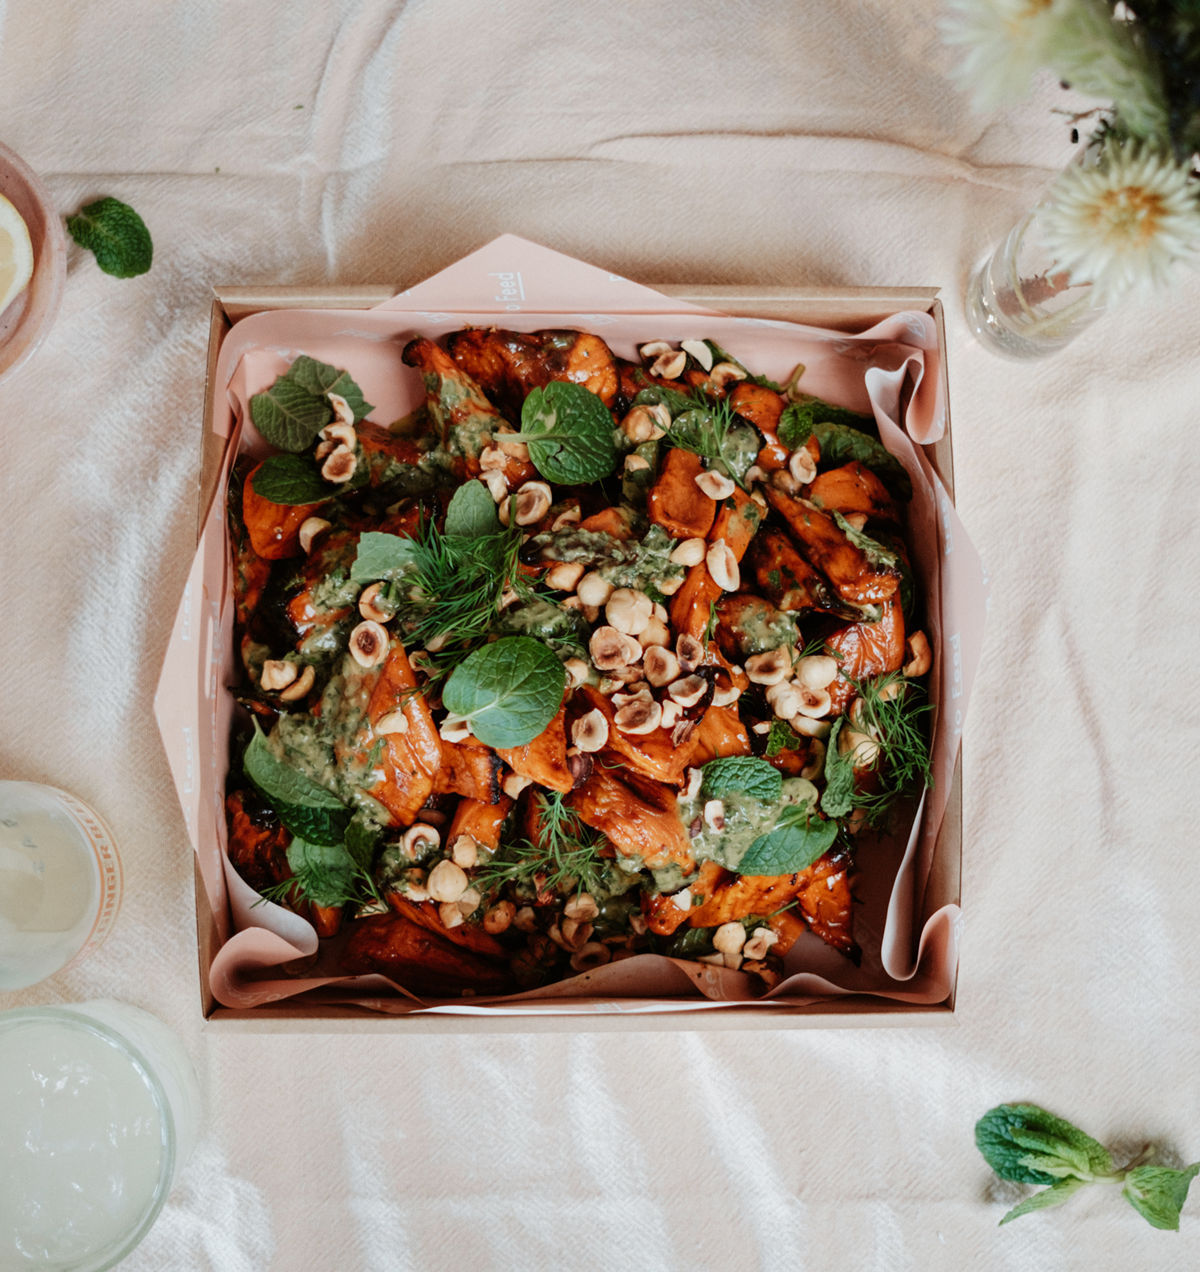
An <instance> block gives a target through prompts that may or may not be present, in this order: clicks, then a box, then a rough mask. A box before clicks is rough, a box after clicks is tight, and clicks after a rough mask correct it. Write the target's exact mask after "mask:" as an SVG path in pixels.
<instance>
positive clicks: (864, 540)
mask: <svg viewBox="0 0 1200 1272" xmlns="http://www.w3.org/2000/svg"><path fill="white" fill-rule="evenodd" d="M833 519H834V521H836V522H837V525H838V529H839V530H840V531H841V532H842V533H843V534H844V535H845V536H846V538H847V539H849V540H850V542H851V543H853V544H854V546H855V547H856V548H857V549H858V550H859V551H860V552H861V553H862V554H863V555H864V556H865V557H866V558H867V560H868V561H870V563H871V564H872V565H873V566H875V567H876V568H877V569H884V570H894V569H895V568H896V565H897V564H898V562H899V557H897V555H896V554H895V553H894V552H893V551H892V550H891V549H890V548H885V547H884V546H883V544H882V543H880V542H879V541H878V540H876V539H872V538H871V536H870V535H869V534H863V532H862V531H861V530H856V529H855V528H854V527H853V526H852V525H851V524H850V523H849V522H848V521H847V520H846V518H845V517H843V516H842V514H841V513H840V512H838V511H836V510H834V511H833Z"/></svg>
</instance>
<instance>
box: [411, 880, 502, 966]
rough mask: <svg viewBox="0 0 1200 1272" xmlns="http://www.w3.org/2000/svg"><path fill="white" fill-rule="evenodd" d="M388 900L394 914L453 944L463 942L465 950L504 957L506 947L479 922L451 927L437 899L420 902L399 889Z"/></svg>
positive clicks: (494, 956) (461, 943) (461, 944)
mask: <svg viewBox="0 0 1200 1272" xmlns="http://www.w3.org/2000/svg"><path fill="white" fill-rule="evenodd" d="M387 903H388V905H389V906H390V907H391V909H392V912H393V913H394V914H398V915H400V917H401V918H405V919H408V920H409V921H410V922H412V923H415V924H416V925H417V926H418V927H423V928H424V929H425V930H426V931H427V932H432V933H433V934H434V935H435V936H440V937H443V938H444V939H445V940H447V941H449V942H451V944H453V945H460V946H462V948H463V949H465V950H474V951H475V953H476V954H484V955H486V956H488V957H490V958H504V956H505V951H504V946H502V945H501V944H500V942H499V941H497V940H496V938H495V937H494V936H490V935H489V934H488V933H487V932H485V931H484V930H483V928H481V927H480V926H479V924H478V923H460V924H459V925H458V927H454V928H448V927H446V926H445V924H444V923H443V922H442V917H441V915H440V914H439V913H438V905H437V902H436V901H422V902H421V904H420V905H418V904H417V903H416V902H415V901H410V900H409V899H408V898H407V897H406V896H404V895H403V894H402V893H399V892H389V893H388V897H387Z"/></svg>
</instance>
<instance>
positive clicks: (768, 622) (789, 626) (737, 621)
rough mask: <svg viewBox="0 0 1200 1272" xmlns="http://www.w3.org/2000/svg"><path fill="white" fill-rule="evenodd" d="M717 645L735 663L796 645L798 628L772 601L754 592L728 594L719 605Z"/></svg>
mask: <svg viewBox="0 0 1200 1272" xmlns="http://www.w3.org/2000/svg"><path fill="white" fill-rule="evenodd" d="M716 635H717V643H718V644H719V645H720V647H721V653H723V654H724V655H725V657H726V658H728V659H729V660H730V661H731V662H739V663H740V662H741V661H742V659H743V658H746V657H748V656H749V655H751V654H761V653H765V652H766V651H767V650H768V649H777V648H778V647H779V646H780V645H784V644H786V645H795V643H796V635H797V633H796V625H795V623H794V622H793V621H792V620H791V619H789V618H788V616H787V615H786V614H784V613H783V612H782V611H781V610H777V609H776V608H775V606H774V605H772V604H771V602H770V601H764V600H763V599H762V597H761V596H755V595H754V594H753V593H752V592H727V593H726V594H725V595H724V596H722V597H721V599H720V600H719V601H718V602H717V633H716Z"/></svg>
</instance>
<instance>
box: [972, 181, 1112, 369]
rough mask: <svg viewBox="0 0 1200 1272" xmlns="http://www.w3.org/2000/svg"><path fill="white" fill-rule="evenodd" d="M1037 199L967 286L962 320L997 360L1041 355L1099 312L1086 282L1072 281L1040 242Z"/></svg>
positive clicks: (1055, 349) (1040, 206) (1071, 336)
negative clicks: (965, 318)
mask: <svg viewBox="0 0 1200 1272" xmlns="http://www.w3.org/2000/svg"><path fill="white" fill-rule="evenodd" d="M1047 206H1048V205H1047V204H1045V203H1039V204H1038V205H1037V207H1035V208H1034V209H1033V210H1032V211H1031V212H1029V213H1028V214H1027V215H1026V216H1025V217H1024V218H1023V219H1022V220H1021V221H1020V222H1019V224H1017V225H1016V227H1015V228H1014V229H1013V231H1012V233H1010V234H1009V236H1008V237H1007V238H1006V239H1005V240H1004V241H1003V242H1002V243H1001V244H1000V246H999V247H997V248H996V250H995V251H994V252H993V253H992V254H991V256H989V257H988V258H987V260H985V261H984V262H983V264H982V265H980V266H979V268H978V269H977V270H976V271H975V273H974V274H973V275H972V276H971V281H970V283H969V284H968V285H967V297H966V310H967V322H968V323H969V324H970V327H971V330H972V331H973V332H974V333H975V337H976V339H977V340H978V341H979V343H980V344H982V345H983V346H984V348H985V349H988V350H990V351H991V352H992V353H995V354H998V355H999V356H1000V357H1003V358H1013V359H1015V360H1017V361H1025V360H1026V359H1029V358H1046V357H1049V356H1050V354H1052V353H1057V352H1058V351H1059V350H1060V349H1062V348H1063V347H1064V346H1065V345H1068V344H1070V342H1071V341H1072V340H1074V339H1075V337H1076V336H1077V335H1079V333H1080V332H1081V331H1083V330H1084V328H1086V327H1089V326H1091V324H1092V323H1093V322H1095V321H1096V319H1097V318H1098V317H1099V316H1100V315H1101V314H1102V313H1103V312H1104V308H1103V306H1102V305H1100V304H1098V303H1097V302H1096V299H1095V297H1094V295H1093V291H1092V287H1091V284H1090V283H1081V284H1073V283H1072V282H1071V279H1070V275H1069V273H1068V272H1067V271H1066V270H1065V269H1063V268H1062V267H1061V266H1060V265H1059V264H1058V262H1057V260H1056V259H1055V258H1054V255H1053V253H1051V252H1050V251H1049V250H1048V249H1047V247H1046V244H1045V239H1044V238H1043V235H1042V224H1041V217H1042V213H1043V212H1044V211H1045V209H1046V207H1047Z"/></svg>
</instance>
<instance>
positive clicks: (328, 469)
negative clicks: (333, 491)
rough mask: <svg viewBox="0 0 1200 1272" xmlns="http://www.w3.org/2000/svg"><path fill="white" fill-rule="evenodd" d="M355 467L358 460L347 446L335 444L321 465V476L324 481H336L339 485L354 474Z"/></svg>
mask: <svg viewBox="0 0 1200 1272" xmlns="http://www.w3.org/2000/svg"><path fill="white" fill-rule="evenodd" d="M357 467H358V460H357V459H356V458H355V455H354V451H353V450H352V449H351V448H350V447H349V446H335V447H334V448H333V450H332V451H331V452H330V454H329V457H328V458H327V459H326V460H325V462H324V463H323V464H322V465H321V476H322V477H324V478H325V480H326V481H332V482H336V483H337V484H338V485H341V484H342V483H343V482H347V481H349V480H350V478H351V477H353V476H354V470H355V469H356V468H357Z"/></svg>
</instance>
